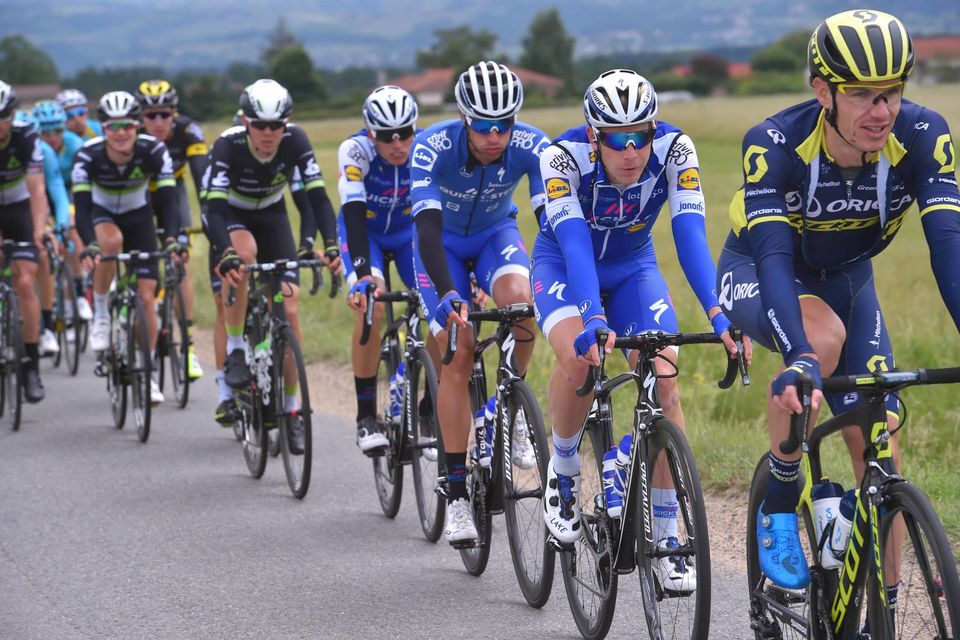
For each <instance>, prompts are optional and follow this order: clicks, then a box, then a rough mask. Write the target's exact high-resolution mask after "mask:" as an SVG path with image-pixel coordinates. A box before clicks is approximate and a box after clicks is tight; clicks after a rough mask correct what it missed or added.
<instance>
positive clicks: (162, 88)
mask: <svg viewBox="0 0 960 640" xmlns="http://www.w3.org/2000/svg"><path fill="white" fill-rule="evenodd" d="M136 95H137V101H139V102H140V106H141V107H142V108H143V124H142V130H143V132H144V133H146V134H148V135H151V136H153V137H154V138H156V139H157V140H160V141H162V142H163V143H164V144H165V145H167V151H168V152H169V153H170V158H171V159H172V160H173V175H174V177H175V178H176V180H177V188H176V202H177V204H176V207H175V211H176V214H177V218H176V222H177V228H178V229H189V228H190V227H192V226H193V215H192V214H191V213H190V200H189V199H188V198H187V183H186V181H185V180H184V179H183V176H184V174H185V173H186V171H187V165H188V164H189V165H190V175H191V176H192V177H193V186H194V188H195V189H196V193H197V194H198V197H199V194H200V179H201V177H203V172H204V170H205V169H206V165H207V143H206V142H204V140H203V131H202V130H201V129H200V125H198V124H197V123H196V122H194V121H193V120H191V119H190V118H188V117H187V116H184V115H180V114H179V113H177V107H178V106H179V105H180V96H179V95H178V94H177V90H176V89H175V88H174V87H173V85H171V84H170V83H169V82H167V81H166V80H145V81H143V82H141V83H140V86H139V87H138V88H137V94H136ZM150 189H151V191H152V190H155V189H156V186H155V185H151V186H150ZM158 231H160V232H161V233H163V230H162V229H159V230H158ZM179 240H180V243H181V244H183V245H184V246H189V242H190V241H189V236H183V237H181V238H180V239H179ZM186 257H187V256H185V258H186ZM183 270H184V271H183V272H184V278H183V280H182V281H181V282H180V290H181V291H182V292H183V303H184V306H185V307H186V310H185V314H186V317H187V330H188V331H189V332H190V333H191V335H192V332H193V305H194V301H195V296H194V292H193V280H192V278H190V272H189V268H188V264H187V261H186V260H184V263H183ZM187 374H188V375H189V376H190V379H191V380H197V379H198V378H200V377H201V376H203V369H202V368H201V367H200V359H199V358H197V354H196V353H195V352H194V348H193V345H192V344H191V345H190V350H189V352H188V355H187Z"/></svg>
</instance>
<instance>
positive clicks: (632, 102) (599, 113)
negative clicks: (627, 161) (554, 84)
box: [583, 69, 657, 128]
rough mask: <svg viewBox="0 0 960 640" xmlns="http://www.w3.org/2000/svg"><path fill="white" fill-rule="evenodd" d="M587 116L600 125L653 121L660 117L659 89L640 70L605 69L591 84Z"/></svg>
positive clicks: (586, 101)
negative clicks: (658, 106) (638, 71)
mask: <svg viewBox="0 0 960 640" xmlns="http://www.w3.org/2000/svg"><path fill="white" fill-rule="evenodd" d="M583 115H584V116H585V117H586V119H587V122H588V123H589V124H590V125H591V126H593V127H596V128H601V127H627V126H630V125H632V124H642V123H644V122H652V121H653V119H654V118H655V117H656V116H657V92H656V91H655V90H654V88H653V85H652V84H650V81H649V80H647V79H646V78H644V77H643V76H642V75H640V74H639V73H637V72H636V71H631V70H629V69H612V70H610V71H605V72H603V73H601V74H600V77H598V78H597V79H596V80H594V81H593V82H592V83H591V84H590V86H589V87H587V92H586V93H585V94H584V95H583Z"/></svg>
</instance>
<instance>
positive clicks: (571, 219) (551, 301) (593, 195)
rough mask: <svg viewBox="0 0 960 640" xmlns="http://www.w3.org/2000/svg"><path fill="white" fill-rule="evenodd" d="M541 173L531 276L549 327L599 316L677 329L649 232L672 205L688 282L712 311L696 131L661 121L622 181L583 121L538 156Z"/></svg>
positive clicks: (620, 326) (632, 328)
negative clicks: (635, 169) (641, 162)
mask: <svg viewBox="0 0 960 640" xmlns="http://www.w3.org/2000/svg"><path fill="white" fill-rule="evenodd" d="M601 152H602V150H601ZM540 173H541V176H542V180H543V186H544V191H545V193H546V199H547V203H546V211H545V212H544V215H543V220H542V222H541V226H540V234H539V235H538V236H537V240H536V244H535V245H534V251H533V270H532V272H531V281H532V285H533V293H534V302H535V305H536V311H537V321H538V323H539V324H540V328H541V330H543V332H544V334H545V335H549V332H550V329H552V328H553V326H555V325H556V323H558V322H560V321H561V320H563V319H565V318H570V317H576V316H580V317H581V318H582V319H583V321H584V322H586V321H587V320H588V319H590V318H591V317H593V316H595V315H599V314H605V315H606V316H607V320H608V323H609V324H610V327H611V328H612V329H613V330H614V331H616V332H617V333H618V334H620V335H630V334H635V333H639V332H642V331H647V330H655V329H662V330H664V331H671V332H672V331H676V330H677V319H676V313H675V312H674V309H673V303H672V301H671V300H670V294H669V292H668V291H667V287H666V283H665V282H664V280H663V277H662V276H661V275H660V272H659V269H658V268H657V262H656V253H655V252H654V248H653V241H652V238H651V232H652V230H653V224H654V223H655V222H656V220H657V217H658V216H659V214H660V210H661V209H662V208H663V206H664V205H665V204H667V205H668V206H669V210H670V217H671V223H672V227H673V236H674V243H675V245H676V248H677V255H678V257H679V259H680V264H681V266H682V267H683V271H684V274H685V275H686V278H687V281H688V282H689V283H690V286H691V288H692V289H693V291H694V293H695V294H696V296H697V298H698V299H699V301H700V304H701V305H702V306H703V309H704V311H705V312H707V311H709V309H710V308H711V307H714V306H716V305H717V296H716V292H715V289H714V286H715V282H716V267H715V266H714V263H713V259H712V258H711V256H710V249H709V247H708V245H707V240H706V229H705V224H704V220H705V212H706V205H705V203H704V199H703V192H702V191H701V188H700V168H699V161H698V159H697V152H696V149H695V147H694V145H693V141H692V140H691V139H690V138H689V136H687V135H686V134H684V133H683V132H682V131H680V130H679V129H677V128H676V127H674V126H672V125H670V124H669V123H667V122H658V123H657V133H656V135H655V137H654V140H653V142H652V143H651V150H650V156H649V160H648V161H647V165H646V167H645V168H644V170H643V173H642V174H641V175H640V178H639V180H638V181H637V182H635V183H633V184H630V185H625V186H624V185H616V184H613V183H611V182H610V180H609V179H608V177H607V175H606V172H605V171H604V169H603V164H602V163H601V162H600V161H599V160H598V158H597V153H596V151H594V150H593V147H592V145H591V143H590V140H589V139H588V137H587V127H586V125H584V126H580V127H576V128H574V129H570V130H569V131H566V132H565V133H563V134H562V135H560V136H559V137H558V138H557V139H556V140H554V144H552V145H551V146H550V147H548V148H547V149H546V150H545V151H544V152H543V154H542V156H541V157H540ZM601 294H603V295H605V296H606V297H607V300H606V306H605V307H604V305H603V304H602V303H601Z"/></svg>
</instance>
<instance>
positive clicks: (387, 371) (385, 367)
mask: <svg viewBox="0 0 960 640" xmlns="http://www.w3.org/2000/svg"><path fill="white" fill-rule="evenodd" d="M399 366H400V352H399V350H398V349H397V348H396V346H395V344H394V343H392V342H388V343H387V344H386V346H385V347H384V349H383V350H382V351H381V353H380V364H379V366H378V368H377V416H376V418H377V421H379V422H380V425H381V427H382V428H383V433H384V435H386V437H387V443H388V444H387V449H386V451H384V452H383V455H379V456H374V458H373V484H374V486H375V487H376V490H377V500H379V502H380V510H381V511H383V515H385V516H386V517H388V518H395V517H396V516H397V513H398V512H399V511H400V498H402V497H403V465H402V464H401V462H400V460H401V453H402V452H403V448H404V430H403V419H402V418H403V411H402V407H401V411H400V415H393V413H394V411H392V408H393V407H394V404H393V403H394V402H396V398H391V388H392V384H391V383H392V381H393V377H394V375H395V374H396V372H397V367H399ZM397 384H399V385H401V388H402V385H403V384H404V381H403V380H401V381H400V382H399V383H397Z"/></svg>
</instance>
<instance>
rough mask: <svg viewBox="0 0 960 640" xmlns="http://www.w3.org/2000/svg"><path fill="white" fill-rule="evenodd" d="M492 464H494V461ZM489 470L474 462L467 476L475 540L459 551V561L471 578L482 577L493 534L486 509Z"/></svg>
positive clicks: (490, 520)
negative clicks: (475, 529) (475, 534)
mask: <svg viewBox="0 0 960 640" xmlns="http://www.w3.org/2000/svg"><path fill="white" fill-rule="evenodd" d="M493 462H496V461H495V460H494V461H493ZM490 486H491V482H490V469H484V468H483V467H481V466H480V464H479V463H477V462H474V463H473V464H472V465H471V467H470V472H469V474H468V476H467V492H468V494H469V497H470V505H471V506H472V508H473V523H474V526H476V528H477V540H476V542H475V543H474V544H473V545H472V546H468V547H463V548H461V549H460V560H462V561H463V566H464V567H466V569H467V573H469V574H470V575H472V576H479V575H482V574H483V572H484V571H486V569H487V562H489V560H490V539H491V537H492V534H493V516H492V515H491V514H490V511H489V510H488V509H487V504H488V502H487V501H488V500H489V496H488V495H487V491H488V490H489V489H490Z"/></svg>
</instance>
